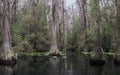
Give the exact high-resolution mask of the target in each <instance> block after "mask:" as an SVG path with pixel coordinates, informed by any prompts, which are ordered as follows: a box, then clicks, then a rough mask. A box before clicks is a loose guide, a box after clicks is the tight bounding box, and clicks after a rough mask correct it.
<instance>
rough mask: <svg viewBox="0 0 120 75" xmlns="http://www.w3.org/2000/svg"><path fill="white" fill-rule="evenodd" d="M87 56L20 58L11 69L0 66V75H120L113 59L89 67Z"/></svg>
mask: <svg viewBox="0 0 120 75" xmlns="http://www.w3.org/2000/svg"><path fill="white" fill-rule="evenodd" d="M88 60H89V56H85V55H82V54H80V55H76V54H72V55H67V57H66V58H50V57H47V56H40V57H37V56H34V57H28V56H24V57H23V56H22V57H20V58H19V59H18V63H17V64H16V65H15V66H13V67H5V66H0V75H120V66H116V65H114V64H113V57H112V56H107V57H106V64H105V65H104V66H90V65H89V62H88Z"/></svg>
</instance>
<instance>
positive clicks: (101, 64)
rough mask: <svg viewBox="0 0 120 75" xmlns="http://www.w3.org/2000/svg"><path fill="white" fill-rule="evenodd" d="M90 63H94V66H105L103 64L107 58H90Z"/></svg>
mask: <svg viewBox="0 0 120 75" xmlns="http://www.w3.org/2000/svg"><path fill="white" fill-rule="evenodd" d="M89 64H90V65H93V66H94V65H98V66H103V65H104V64H105V60H101V59H100V60H99V59H98V60H96V59H90V60H89Z"/></svg>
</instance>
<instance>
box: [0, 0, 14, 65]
mask: <svg viewBox="0 0 120 75" xmlns="http://www.w3.org/2000/svg"><path fill="white" fill-rule="evenodd" d="M2 3H3V8H2V10H3V16H2V18H3V19H2V24H1V29H2V49H1V50H0V60H1V62H2V63H6V62H7V61H8V63H11V62H12V60H13V59H14V53H13V50H12V48H11V34H10V28H11V25H10V8H9V7H10V2H9V0H3V2H2Z"/></svg>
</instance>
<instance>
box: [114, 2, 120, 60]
mask: <svg viewBox="0 0 120 75" xmlns="http://www.w3.org/2000/svg"><path fill="white" fill-rule="evenodd" d="M115 3H116V27H115V28H116V42H117V51H116V56H115V59H116V60H117V61H119V62H120V0H115Z"/></svg>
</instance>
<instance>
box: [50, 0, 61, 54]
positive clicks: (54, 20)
mask: <svg viewBox="0 0 120 75" xmlns="http://www.w3.org/2000/svg"><path fill="white" fill-rule="evenodd" d="M50 8H51V15H50V17H51V18H50V20H51V49H50V55H60V51H59V49H58V46H57V35H56V31H57V30H56V27H57V25H58V0H52V5H51V7H50Z"/></svg>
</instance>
